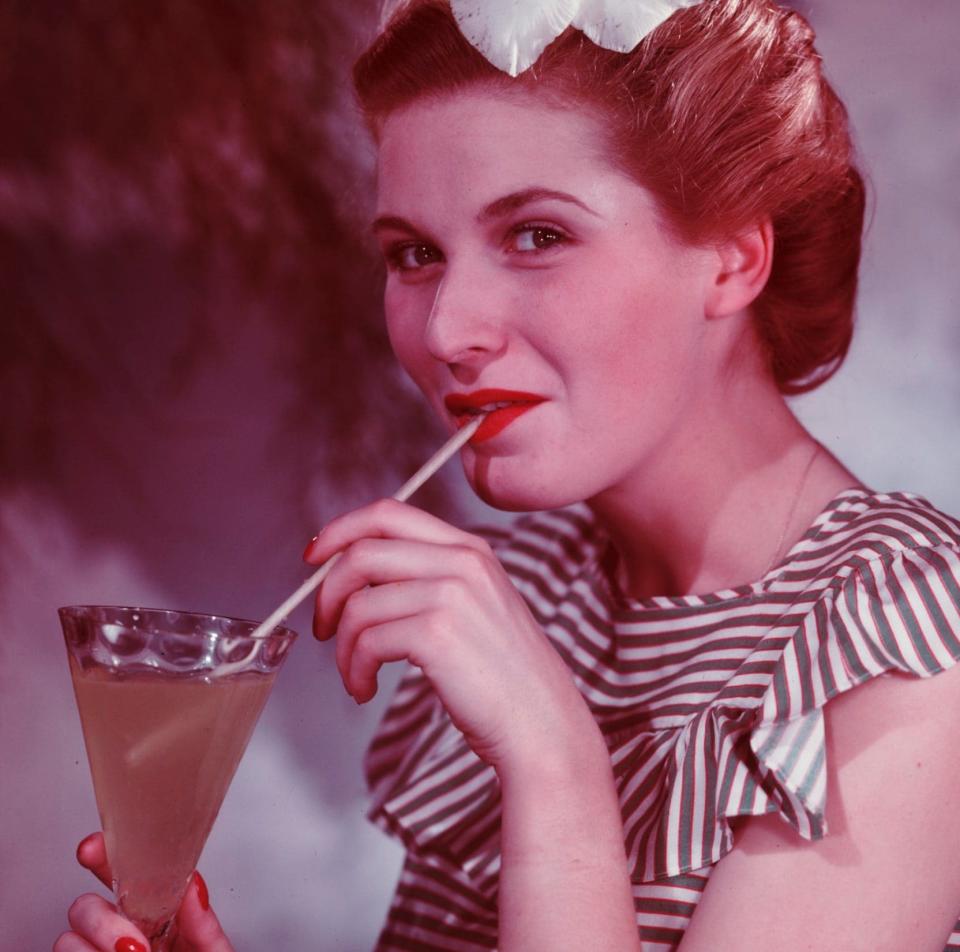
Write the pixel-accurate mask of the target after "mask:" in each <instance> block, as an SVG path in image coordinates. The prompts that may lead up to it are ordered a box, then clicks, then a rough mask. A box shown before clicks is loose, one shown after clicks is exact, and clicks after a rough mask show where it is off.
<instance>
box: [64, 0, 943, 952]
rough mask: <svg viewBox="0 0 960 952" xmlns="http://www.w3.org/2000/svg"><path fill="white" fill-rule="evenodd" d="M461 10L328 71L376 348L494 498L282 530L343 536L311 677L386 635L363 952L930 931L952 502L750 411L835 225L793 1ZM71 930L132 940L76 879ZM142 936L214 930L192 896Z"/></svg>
mask: <svg viewBox="0 0 960 952" xmlns="http://www.w3.org/2000/svg"><path fill="white" fill-rule="evenodd" d="M456 6H457V7H458V8H459V6H460V5H459V4H458V5H456ZM673 6H680V4H674V5H673ZM624 9H626V7H624ZM488 26H489V23H488V22H486V21H484V18H483V17H482V16H481V17H480V18H479V21H478V20H477V19H476V18H474V19H473V20H470V19H468V18H467V17H465V16H464V17H463V18H462V22H461V21H458V20H457V19H456V18H455V17H454V16H453V14H452V13H451V11H450V9H449V7H448V6H447V4H445V3H443V2H440V0H414V2H412V3H408V4H405V5H404V6H403V7H402V8H401V9H400V10H399V11H398V12H397V13H396V14H395V15H394V17H393V18H392V19H391V20H390V22H389V24H388V25H387V27H386V28H385V29H384V30H383V31H382V32H381V34H380V36H379V37H378V38H377V40H376V41H375V43H374V44H373V46H372V47H371V48H370V49H369V50H368V51H367V53H366V54H365V55H364V56H363V57H362V58H361V60H360V61H359V63H358V64H357V67H356V71H355V81H356V86H357V89H358V93H359V96H360V101H361V104H362V106H363V109H364V112H365V115H366V117H367V120H368V123H369V126H370V128H371V131H372V133H373V135H374V138H375V139H376V141H377V144H378V148H379V166H378V176H379V181H378V211H377V218H376V221H375V223H374V231H375V233H376V235H377V238H378V241H379V243H380V247H381V249H382V251H383V255H384V258H385V261H386V265H387V285H386V292H385V310H386V317H387V324H388V330H389V333H390V339H391V343H392V345H393V348H394V351H395V352H396V354H397V357H398V359H399V360H400V361H401V363H402V365H403V366H404V368H405V369H406V370H407V372H408V373H409V374H410V376H411V377H412V378H413V380H414V381H415V382H416V383H417V384H418V386H419V387H420V388H421V390H422V391H423V392H424V395H425V396H426V398H427V399H428V401H429V402H430V403H431V405H432V406H433V407H434V409H435V410H436V411H437V413H438V414H440V416H441V417H442V418H443V419H444V420H446V421H447V423H448V424H449V426H450V427H451V429H452V428H453V427H454V426H456V425H458V424H461V423H463V422H464V421H465V420H466V419H468V418H469V416H470V415H471V414H473V413H477V412H486V413H488V416H487V419H486V420H485V422H484V424H483V425H482V427H481V430H480V431H478V433H477V435H476V436H475V437H474V438H473V439H472V440H471V442H470V443H469V444H468V445H467V447H465V448H464V450H463V453H462V459H463V465H464V469H465V471H466V474H467V477H468V479H469V481H470V483H471V485H472V487H473V488H474V489H475V491H476V492H477V493H478V494H479V495H480V496H481V497H482V498H483V499H484V500H485V501H487V502H488V503H490V504H491V505H493V506H496V507H498V508H501V509H506V510H514V511H529V512H530V513H531V514H529V515H525V516H522V517H519V518H518V520H517V521H516V522H515V523H514V525H513V526H512V528H511V530H510V531H509V532H507V531H491V532H486V533H484V534H483V536H480V535H477V534H476V533H469V532H464V531H462V530H459V529H456V528H453V527H451V526H449V525H447V524H446V523H444V522H442V521H440V520H438V519H436V518H434V517H432V516H430V515H428V514H426V513H424V512H422V511H420V510H417V509H416V508H414V507H410V506H406V505H402V504H399V503H395V502H391V501H381V502H378V503H376V504H373V505H371V506H367V507H365V508H363V509H360V510H357V511H355V512H352V513H348V514H346V515H345V516H343V517H341V518H339V519H336V520H334V521H333V522H332V523H330V524H329V525H328V526H326V527H325V528H324V530H323V531H322V532H321V533H320V535H319V536H318V537H317V538H315V539H314V540H313V541H312V542H311V543H310V545H309V546H308V548H307V552H306V553H305V558H306V559H307V561H309V562H311V563H313V564H318V563H320V562H322V561H324V560H326V559H327V558H329V557H330V556H331V555H332V554H333V553H335V552H343V553H344V554H343V557H342V558H341V559H340V561H339V563H338V564H337V566H336V568H335V569H334V570H333V571H332V572H331V574H330V575H329V576H328V578H327V580H326V582H325V583H324V585H323V586H322V588H321V589H320V591H319V593H318V596H317V609H316V615H315V626H314V627H315V634H316V635H317V637H319V638H321V639H325V638H329V637H333V636H334V635H335V636H336V639H337V647H336V655H337V664H338V667H339V669H340V672H341V674H342V676H343V679H344V684H345V686H346V689H347V691H348V692H349V693H350V694H351V695H352V696H353V697H354V698H355V699H356V700H357V701H358V702H359V703H363V702H365V701H367V700H369V699H370V698H371V697H372V696H373V695H374V693H375V692H376V676H377V671H378V669H379V667H380V665H381V664H382V663H384V662H386V661H392V660H401V659H406V660H409V661H410V662H411V663H412V665H413V667H412V668H411V672H410V674H408V675H407V677H406V678H405V680H404V681H403V682H402V684H401V686H400V688H399V690H398V693H397V695H396V697H395V698H394V700H393V703H392V705H391V707H390V709H389V711H388V713H387V715H386V718H385V720H384V723H383V725H382V727H381V730H380V732H379V734H378V736H377V737H376V738H375V740H374V743H373V745H372V747H371V750H370V754H369V758H368V778H369V781H370V784H371V787H372V789H373V791H374V808H373V813H372V816H373V819H374V820H375V822H377V823H378V824H380V825H381V826H382V827H383V828H384V829H386V830H387V831H389V832H390V833H392V834H393V835H396V836H398V837H400V838H401V839H402V841H403V843H404V845H405V846H406V848H407V861H406V865H405V868H404V872H403V875H402V878H401V882H400V885H399V887H398V891H397V895H396V898H395V901H394V904H393V907H392V908H391V911H390V915H389V918H388V922H387V924H386V926H385V928H384V931H383V934H382V936H381V941H380V945H379V948H381V949H384V950H387V949H448V950H453V949H457V950H460V949H472V948H493V947H498V948H500V949H502V950H511V952H512V950H517V949H532V950H546V949H550V950H562V949H570V950H607V949H609V950H618V952H619V950H630V949H641V948H642V949H643V950H644V952H649V950H658V952H659V950H665V949H676V948H679V949H681V950H683V952H699V950H706V949H709V950H718V949H736V950H740V952H744V950H760V949H768V948H770V947H776V948H778V949H784V950H799V949H843V950H857V949H864V950H866V949H870V950H877V949H888V950H898V952H899V950H904V949H911V950H931V952H940V950H941V949H944V947H945V946H946V947H947V948H960V932H956V931H953V930H954V924H955V923H956V919H957V914H958V912H960V864H957V863H956V862H955V860H954V857H953V844H954V843H955V842H956V841H957V837H958V836H960V819H957V818H955V814H956V811H953V810H947V811H944V810H942V808H941V804H943V803H946V802H949V797H950V796H951V794H952V793H953V790H954V789H955V786H956V782H957V778H958V776H960V763H958V762H957V758H956V756H955V755H954V754H953V753H952V751H953V749H954V746H955V745H954V744H953V743H952V740H953V738H952V724H953V722H954V721H955V719H956V718H957V717H958V716H960V669H957V668H955V667H954V662H955V661H956V660H957V658H960V641H958V637H960V525H958V523H957V522H956V521H954V520H952V519H951V518H949V517H947V516H945V515H943V514H942V513H939V512H937V511H936V510H935V509H933V507H931V506H930V505H929V503H927V502H925V501H924V500H922V499H920V498H919V497H916V496H913V495H911V494H908V493H878V492H874V491H872V490H870V489H868V488H866V487H864V486H863V485H862V484H860V482H859V481H858V480H857V478H856V477H855V476H853V475H852V474H851V473H850V472H848V471H847V470H846V469H845V468H844V466H843V465H842V464H841V463H840V462H839V461H838V460H837V459H835V458H834V457H833V456H832V455H831V454H830V453H829V452H827V451H826V450H825V449H824V448H823V447H821V446H820V445H819V444H818V443H817V442H816V441H815V440H814V439H813V438H812V437H811V436H810V435H809V434H808V433H807V432H806V431H805V430H804V429H803V428H802V427H801V426H800V424H799V423H798V422H797V420H796V419H795V417H794V416H793V414H792V413H791V412H790V410H789V408H788V406H787V405H786V403H785V401H784V395H788V394H795V393H800V392H803V391H805V390H809V389H812V388H813V387H815V386H817V385H818V384H819V383H821V382H822V381H823V380H825V379H826V378H827V377H828V376H829V375H830V374H831V373H832V372H833V371H835V370H836V369H837V367H838V366H839V364H840V363H841V361H842V359H843V357H844V355H845V353H846V351H847V348H848V346H849V341H850V336H851V332H852V308H853V301H854V296H855V290H856V274H857V265H858V261H859V253H860V235H861V230H862V223H863V208H864V190H863V184H862V180H861V178H860V176H859V174H858V173H857V171H856V169H855V167H854V165H853V161H852V149H851V145H850V141H849V136H848V131H847V126H846V116H845V112H844V109H843V106H842V104H841V103H840V102H839V100H838V99H837V98H836V96H835V94H834V93H833V91H832V89H831V88H830V87H829V85H828V84H827V83H826V82H825V81H824V79H823V78H822V75H821V73H820V64H819V57H818V55H817V54H816V51H815V50H814V48H813V37H812V33H811V31H810V30H809V28H808V26H807V25H806V23H805V22H804V21H803V19H802V18H801V17H800V16H798V15H797V14H795V13H792V12H789V11H787V10H785V9H782V8H780V7H778V6H777V5H776V4H775V3H773V2H772V0H704V2H702V3H699V4H695V5H692V6H685V7H684V8H683V9H680V10H678V11H677V12H676V13H675V14H674V15H673V16H671V17H670V18H669V19H667V20H666V22H664V23H663V24H662V25H660V26H659V27H657V28H656V29H654V30H653V31H652V32H650V33H649V34H648V35H647V36H646V37H645V38H644V39H643V40H642V41H641V42H640V43H639V45H636V46H635V47H634V48H632V50H631V51H630V52H626V53H624V52H617V51H612V50H608V49H606V48H604V47H602V46H599V45H596V44H594V43H593V42H591V41H590V40H588V39H587V38H586V36H585V35H584V33H585V32H586V33H588V34H591V35H593V36H594V38H595V39H598V40H599V41H604V40H605V38H609V35H610V34H609V31H607V30H606V28H607V27H609V26H610V23H601V22H599V21H596V22H587V21H584V22H579V21H575V22H574V26H575V27H581V28H582V29H578V28H570V29H567V30H566V31H565V32H563V33H562V35H561V36H560V37H559V39H557V41H556V42H554V43H552V44H551V45H550V46H549V47H548V48H547V50H546V52H545V53H544V54H543V56H541V57H539V58H538V59H537V58H536V57H535V56H528V57H527V59H536V62H535V64H534V65H533V66H532V67H530V68H525V60H524V57H523V55H522V54H523V52H524V51H526V52H527V53H529V52H530V50H529V49H526V47H525V44H524V42H523V40H522V38H521V39H520V40H519V41H518V42H517V43H515V44H513V45H510V44H508V45H507V46H506V47H505V49H506V55H505V57H504V58H500V57H499V55H498V54H497V52H496V51H495V50H493V49H491V46H490V38H491V34H490V32H489V31H486V32H485V27H488ZM468 37H469V39H468ZM474 44H476V46H474ZM481 50H482V51H483V52H481ZM501 52H502V51H501ZM484 54H486V55H484ZM487 55H489V56H490V57H491V58H492V59H494V61H495V62H499V65H500V66H501V67H503V69H499V68H498V67H497V66H496V65H494V64H493V63H491V62H490V61H488V59H487V58H486V56H487ZM504 69H506V70H507V71H508V72H509V73H511V74H512V73H516V74H517V75H515V76H513V75H507V74H506V73H505V72H504ZM948 669H949V670H948ZM941 672H943V673H942V674H941V676H940V677H936V678H932V679H931V678H930V676H931V675H933V674H940V673H941ZM854 687H858V688H859V690H856V691H854V690H851V689H852V688H854ZM931 816H935V817H936V820H935V821H932V820H930V819H929V817H931ZM827 834H829V835H827ZM79 853H80V860H81V862H82V863H84V865H87V866H89V867H91V868H93V869H94V870H95V871H96V872H98V874H99V875H101V877H103V876H107V877H108V871H107V870H106V868H105V857H104V855H103V847H102V839H101V838H100V837H99V836H97V837H94V838H92V839H91V840H90V841H89V842H88V841H85V843H84V844H81V849H80V851H79ZM203 895H205V893H204V894H203ZM71 924H72V926H73V928H74V930H75V931H74V932H72V933H68V934H65V935H64V936H63V937H61V939H60V940H58V943H57V945H56V946H55V948H56V949H57V952H71V950H80V949H83V950H89V949H91V948H96V949H114V948H117V949H121V948H122V949H136V948H137V946H136V944H135V943H137V942H141V943H142V942H143V937H142V936H140V935H139V934H138V933H136V932H135V930H133V927H132V926H130V925H129V924H128V923H127V922H126V921H125V920H123V919H122V917H120V916H119V915H118V914H117V913H116V912H114V911H113V910H112V908H111V907H109V905H108V904H107V903H105V901H103V900H98V899H97V898H95V897H81V899H80V900H78V901H77V903H76V904H75V906H74V907H73V909H72V911H71ZM180 929H181V940H180V946H181V947H182V948H184V949H187V948H191V949H192V948H196V949H204V950H225V949H229V948H231V946H230V944H229V942H228V940H227V939H226V938H225V936H224V935H223V933H222V932H221V931H220V929H219V926H218V925H217V924H216V921H215V918H214V917H213V914H212V912H210V911H209V909H208V908H205V901H204V900H203V898H202V895H201V890H200V888H199V886H198V887H197V888H196V889H195V890H194V889H192V890H190V891H188V895H187V899H186V900H185V903H184V907H183V909H182V911H181V915H180Z"/></svg>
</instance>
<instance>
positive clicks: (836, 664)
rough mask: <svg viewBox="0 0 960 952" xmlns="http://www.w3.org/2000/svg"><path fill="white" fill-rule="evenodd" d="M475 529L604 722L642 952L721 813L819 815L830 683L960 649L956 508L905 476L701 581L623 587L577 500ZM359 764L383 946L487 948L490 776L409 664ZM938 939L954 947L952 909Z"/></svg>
mask: <svg viewBox="0 0 960 952" xmlns="http://www.w3.org/2000/svg"><path fill="white" fill-rule="evenodd" d="M477 534H481V535H484V536H485V537H486V538H487V539H488V540H489V541H490V542H491V544H492V545H493V547H494V549H495V551H496V552H497V556H498V558H499V559H500V561H501V562H502V564H503V565H504V567H505V569H506V571H507V572H508V574H509V575H510V577H511V579H512V581H513V582H514V584H515V585H516V587H517V589H518V590H519V591H520V593H521V595H522V596H523V597H524V599H525V600H526V602H527V604H528V605H529V606H530V609H531V610H532V612H533V614H534V616H535V617H536V619H537V621H538V622H539V624H540V625H541V626H542V627H543V629H544V631H545V632H546V633H547V635H548V636H549V637H550V639H551V641H552V642H553V644H554V645H555V646H556V648H557V650H558V651H559V652H560V654H561V655H562V657H563V658H564V660H565V662H566V663H567V665H568V666H569V668H570V670H571V671H572V672H573V675H574V678H575V680H576V683H577V687H578V688H579V689H580V691H581V693H582V694H583V695H584V697H585V698H586V700H587V702H588V704H589V705H590V708H591V710H592V712H593V714H594V716H595V718H596V720H597V722H598V724H599V725H600V727H601V729H602V731H603V734H604V736H605V738H606V741H607V746H608V748H609V751H610V757H611V761H612V763H613V768H614V775H615V778H616V785H617V790H618V793H619V798H620V804H621V810H622V815H623V827H624V838H625V844H626V852H627V858H628V863H629V870H630V875H631V880H632V883H633V896H634V904H635V908H636V913H637V926H638V929H639V933H640V936H641V938H642V939H643V941H644V949H645V950H648V949H649V950H651V952H667V950H671V949H675V948H676V947H677V945H678V944H679V942H680V940H681V939H682V937H683V933H684V930H685V928H686V926H687V925H688V923H689V921H690V917H691V916H692V915H693V913H694V910H695V909H696V906H697V901H698V900H699V898H700V896H701V894H702V892H703V889H704V886H705V885H706V883H707V880H708V878H709V876H710V871H711V869H712V867H713V865H714V864H715V863H716V862H717V861H718V860H720V859H721V857H723V856H724V854H725V853H726V852H728V851H729V850H730V848H731V846H732V835H731V830H730V825H729V823H728V819H729V818H731V817H736V816H757V815H760V814H765V813H777V814H779V816H780V817H782V818H783V820H784V821H785V822H787V823H789V824H790V825H791V826H792V827H794V828H795V829H796V830H797V831H798V832H799V833H800V834H801V835H802V836H804V837H807V838H817V837H821V836H823V835H824V833H825V832H826V831H825V824H824V819H823V818H824V806H825V795H826V765H825V756H824V755H825V744H824V722H823V714H822V709H823V706H824V704H825V703H826V702H827V701H828V700H829V699H830V698H832V697H835V696H836V695H838V694H840V693H842V692H843V691H847V690H849V689H850V688H852V687H855V686H856V685H858V684H862V683H863V682H865V681H867V680H869V679H870V678H874V677H877V676H878V675H881V674H883V673H884V672H891V671H892V672H905V673H907V674H911V675H916V676H920V677H927V676H930V675H932V674H935V673H937V672H939V671H942V670H943V669H945V668H947V667H949V666H950V665H952V664H953V662H954V661H956V660H957V659H960V640H958V639H960V523H958V522H957V521H955V520H953V519H951V518H950V517H948V516H945V515H944V514H942V513H941V512H938V511H937V510H936V509H934V508H933V507H932V506H931V505H930V503H928V502H927V501H926V500H924V499H922V498H920V497H918V496H915V495H913V494H910V493H874V492H869V491H866V490H862V489H848V490H844V491H843V492H841V493H839V494H838V495H837V496H836V497H834V499H833V500H832V501H831V502H830V503H829V505H828V506H827V507H826V509H825V510H824V511H823V512H822V513H821V514H820V515H819V516H818V517H817V519H816V520H815V521H814V523H813V524H812V525H811V526H810V528H809V529H808V530H807V532H806V533H805V534H804V536H803V537H802V539H801V540H800V541H799V542H798V543H797V544H796V545H795V546H794V547H793V548H792V549H791V550H790V552H789V553H788V554H787V556H786V557H785V558H784V559H783V560H782V561H781V562H780V564H779V565H777V566H776V567H775V568H773V569H772V570H771V571H770V572H768V573H767V574H766V575H765V576H764V577H763V578H762V579H761V580H760V581H758V582H755V583H753V584H750V585H743V586H740V587H738V588H733V589H728V590H724V591H719V592H715V593H712V594H709V595H698V596H694V595H689V596H677V597H672V596H671V597H667V596H662V597H652V598H644V599H631V598H628V597H626V596H625V595H624V594H623V593H622V592H621V591H620V589H619V588H618V586H617V584H616V582H615V580H614V579H615V571H614V570H615V566H616V558H617V556H616V553H615V551H614V549H613V547H612V546H611V545H610V542H609V539H608V538H607V537H606V536H605V535H604V534H603V532H602V531H601V529H600V528H599V526H598V525H597V523H596V522H595V520H594V519H593V518H592V515H591V513H590V511H589V509H587V507H586V506H584V505H579V506H573V507H570V508H568V509H562V510H556V511H552V512H546V513H533V514H528V515H525V516H522V517H520V518H519V519H517V520H516V521H515V522H514V523H513V524H512V526H511V527H510V529H509V530H496V529H495V530H482V531H480V532H478V533H477ZM366 770H367V779H368V783H369V785H370V788H371V791H372V793H373V806H372V809H371V813H370V816H371V819H372V820H373V822H375V823H376V824H378V825H379V826H380V827H382V828H383V829H384V830H386V831H387V832H389V833H390V834H392V835H394V836H397V837H398V838H399V839H400V840H401V841H402V842H403V844H404V846H405V847H406V849H407V857H406V862H405V865H404V868H403V872H402V874H401V878H400V882H399V884H398V887H397V892H396V896H395V898H394V901H393V904H392V906H391V908H390V911H389V915H388V919H387V923H386V925H385V927H384V929H383V932H382V935H381V937H380V941H379V944H378V947H377V948H378V950H379V952H388V950H434V949H435V950H448V952H467V950H475V949H492V948H495V947H496V944H497V884H498V871H499V863H500V851H499V827H500V791H499V785H498V782H497V778H496V775H495V774H494V771H493V769H492V768H490V767H489V766H487V765H486V764H484V763H483V762H482V761H481V760H480V759H479V758H478V757H477V756H476V755H475V754H474V753H473V752H472V751H471V750H470V748H469V747H468V746H467V745H466V743H465V742H464V739H463V736H462V735H461V734H460V732H459V731H458V730H457V729H456V728H455V727H454V726H453V725H452V724H451V722H450V720H449V718H448V717H447V715H446V713H445V711H444V709H443V708H442V706H441V705H440V704H439V702H438V700H437V698H436V695H435V694H434V693H433V691H432V690H431V688H430V685H429V683H428V682H427V681H426V680H425V679H424V677H423V676H422V674H420V672H419V671H418V670H416V669H413V668H411V669H410V671H409V672H408V673H407V675H406V676H405V677H404V679H403V680H402V681H401V683H400V685H399V687H398V689H397V693H396V695H395V697H394V698H393V701H392V703H391V705H390V707H389V709H388V711H387V713H386V715H385V717H384V720H383V722H382V724H381V726H380V728H379V730H378V732H377V734H376V736H375V737H374V740H373V742H372V744H371V747H370V750H369V752H368V754H367V763H366ZM958 912H960V910H958ZM946 948H947V949H950V950H956V952H960V923H958V925H957V927H955V929H954V931H953V933H952V934H951V936H950V937H949V939H948V940H947V945H946Z"/></svg>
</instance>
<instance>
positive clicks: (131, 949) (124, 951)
mask: <svg viewBox="0 0 960 952" xmlns="http://www.w3.org/2000/svg"><path fill="white" fill-rule="evenodd" d="M113 952H147V947H146V946H145V945H144V944H143V943H142V942H137V940H136V939H132V938H131V937H130V936H128V935H125V936H121V937H120V938H119V939H117V941H116V943H115V944H114V946H113Z"/></svg>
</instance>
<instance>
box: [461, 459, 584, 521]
mask: <svg viewBox="0 0 960 952" xmlns="http://www.w3.org/2000/svg"><path fill="white" fill-rule="evenodd" d="M464 472H465V473H466V477H467V481H468V482H469V483H470V486H471V487H472V489H473V491H474V492H475V493H476V494H477V495H478V496H479V497H480V499H482V500H483V501H484V502H485V503H486V504H487V505H488V506H492V507H493V508H494V509H500V510H502V511H504V512H540V511H543V510H546V509H562V508H563V507H564V506H569V505H572V504H573V503H576V502H582V501H583V499H584V498H586V497H584V496H576V495H571V493H570V491H569V488H567V489H566V491H561V489H560V487H559V486H553V485H550V484H549V483H545V482H544V481H542V480H537V479H536V478H533V477H532V476H531V475H527V476H526V478H523V476H522V475H520V474H518V476H517V477H516V478H515V477H513V476H512V475H511V476H508V475H507V474H505V473H502V472H500V473H491V472H490V467H489V466H487V465H484V463H483V461H481V460H476V461H475V463H474V465H473V466H470V467H466V466H465V467H464Z"/></svg>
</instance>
